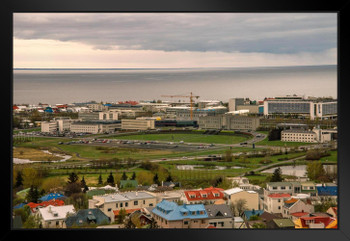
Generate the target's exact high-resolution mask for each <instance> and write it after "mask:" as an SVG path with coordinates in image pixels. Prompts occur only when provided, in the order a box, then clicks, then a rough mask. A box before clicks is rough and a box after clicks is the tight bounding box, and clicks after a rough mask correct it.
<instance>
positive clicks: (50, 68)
mask: <svg viewBox="0 0 350 241" xmlns="http://www.w3.org/2000/svg"><path fill="white" fill-rule="evenodd" d="M316 66H337V64H319V65H278V66H241V67H233V66H232V67H150V68H148V67H139V68H131V67H126V68H115V67H76V68H69V67H16V68H13V70H129V69H132V70H145V69H212V68H221V69H232V68H283V67H316Z"/></svg>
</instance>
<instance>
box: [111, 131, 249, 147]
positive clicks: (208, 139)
mask: <svg viewBox="0 0 350 241" xmlns="http://www.w3.org/2000/svg"><path fill="white" fill-rule="evenodd" d="M113 138H114V139H120V140H140V141H168V142H180V141H183V142H188V143H207V144H211V143H213V144H227V145H230V144H237V143H240V142H244V141H246V140H248V139H249V137H248V136H247V137H245V136H242V135H204V134H178V133H174V134H169V133H166V134H140V135H129V136H115V137H113Z"/></svg>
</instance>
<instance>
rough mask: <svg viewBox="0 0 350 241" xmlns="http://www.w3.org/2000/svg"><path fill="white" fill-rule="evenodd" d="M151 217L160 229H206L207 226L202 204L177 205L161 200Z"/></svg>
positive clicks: (205, 213)
mask: <svg viewBox="0 0 350 241" xmlns="http://www.w3.org/2000/svg"><path fill="white" fill-rule="evenodd" d="M151 215H152V217H153V218H154V219H155V221H156V222H157V225H158V226H159V227H161V228H207V227H208V225H209V222H208V221H209V219H208V214H207V212H206V209H205V207H204V205H203V204H184V205H178V204H176V203H174V202H169V201H166V200H163V201H161V202H160V203H158V204H157V205H156V206H155V208H153V209H152V211H151Z"/></svg>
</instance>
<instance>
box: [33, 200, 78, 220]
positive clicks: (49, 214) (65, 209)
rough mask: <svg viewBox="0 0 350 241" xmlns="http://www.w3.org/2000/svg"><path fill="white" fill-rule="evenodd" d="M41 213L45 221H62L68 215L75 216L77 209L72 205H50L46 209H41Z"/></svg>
mask: <svg viewBox="0 0 350 241" xmlns="http://www.w3.org/2000/svg"><path fill="white" fill-rule="evenodd" d="M39 213H40V214H41V216H42V218H43V219H44V220H45V221H50V220H60V219H65V218H66V217H67V213H71V214H74V213H75V209H74V206H73V205H72V204H70V205H64V206H52V205H49V206H47V207H45V208H39Z"/></svg>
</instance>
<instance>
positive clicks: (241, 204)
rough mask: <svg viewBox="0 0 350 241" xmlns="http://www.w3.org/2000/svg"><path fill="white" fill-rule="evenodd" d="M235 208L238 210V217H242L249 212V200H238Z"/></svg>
mask: <svg viewBox="0 0 350 241" xmlns="http://www.w3.org/2000/svg"><path fill="white" fill-rule="evenodd" d="M235 207H236V209H237V212H238V215H239V216H242V214H243V212H244V211H245V210H247V200H245V199H238V200H237V201H236V203H235Z"/></svg>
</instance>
